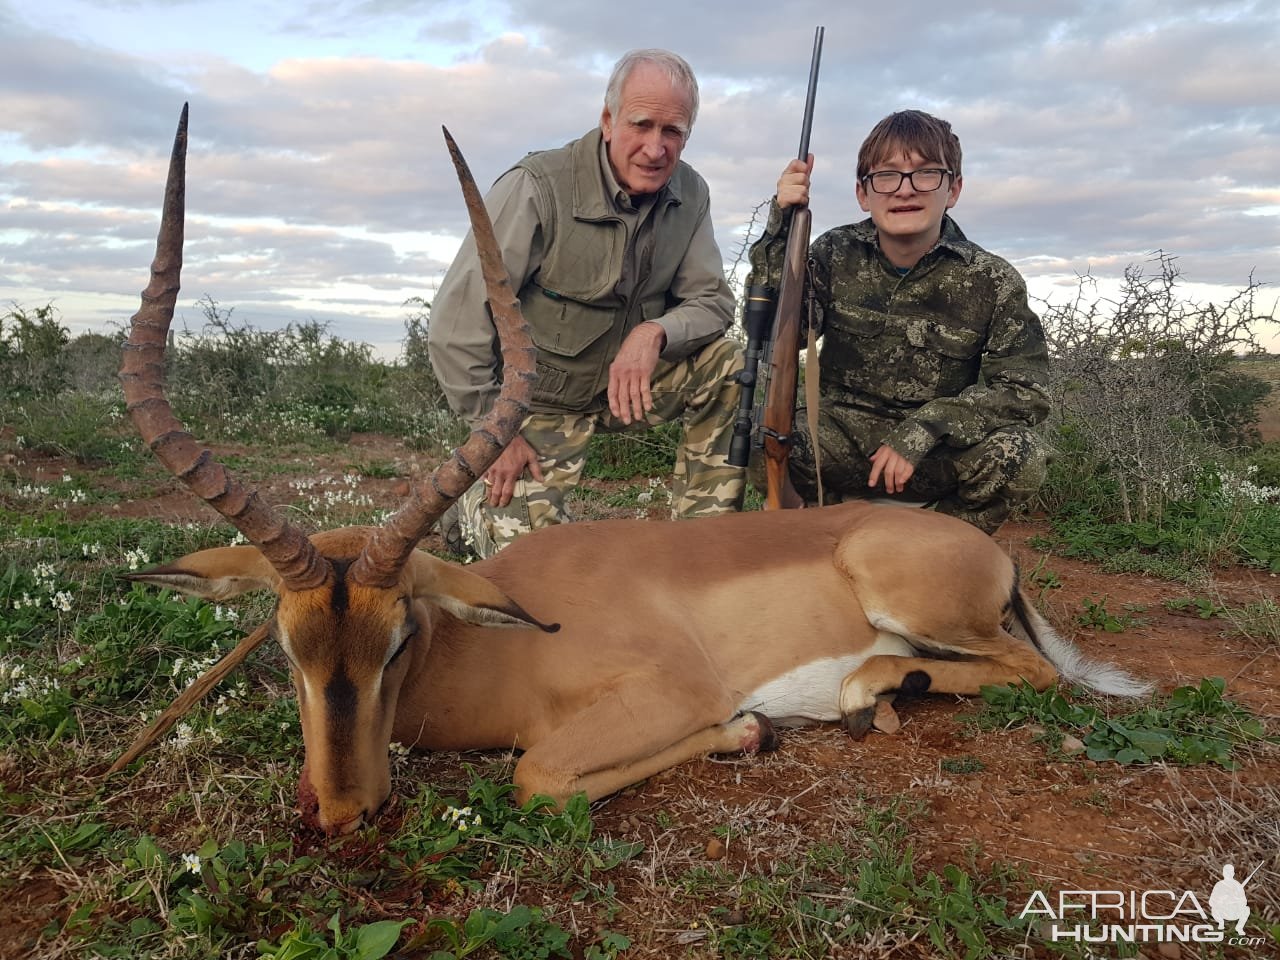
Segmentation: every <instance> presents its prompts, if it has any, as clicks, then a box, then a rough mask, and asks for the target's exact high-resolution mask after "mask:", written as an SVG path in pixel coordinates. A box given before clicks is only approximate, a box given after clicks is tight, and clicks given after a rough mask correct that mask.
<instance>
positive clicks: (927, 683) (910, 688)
mask: <svg viewBox="0 0 1280 960" xmlns="http://www.w3.org/2000/svg"><path fill="white" fill-rule="evenodd" d="M931 686H933V677H931V676H929V674H928V673H927V672H925V671H924V670H912V671H910V672H909V673H908V674H907V675H906V676H905V677H903V678H902V684H901V685H900V686H899V687H898V692H899V693H904V694H906V695H907V696H909V697H918V696H919V695H920V694H922V693H927V692H928V690H929V688H930V687H931Z"/></svg>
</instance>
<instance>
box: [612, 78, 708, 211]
mask: <svg viewBox="0 0 1280 960" xmlns="http://www.w3.org/2000/svg"><path fill="white" fill-rule="evenodd" d="M689 113H690V110H689V100H688V98H687V97H686V96H685V95H684V93H683V92H682V91H681V90H680V89H679V88H677V87H675V86H673V85H672V83H671V81H670V80H668V79H667V76H666V74H664V73H663V72H662V71H661V70H660V69H659V68H658V67H655V66H654V65H653V64H651V63H641V64H639V65H638V66H637V67H636V68H635V69H634V70H632V71H631V76H629V77H628V78H627V82H626V83H625V84H623V86H622V96H621V98H620V100H619V103H618V115H617V116H616V117H612V116H610V115H609V108H608V107H605V109H604V111H603V112H602V113H601V115H600V129H601V131H603V133H604V139H605V142H606V143H607V144H608V145H609V148H608V153H609V165H610V166H611V167H612V168H613V175H614V176H615V177H617V179H618V183H619V184H620V185H621V186H622V189H624V190H626V191H627V193H629V194H631V195H632V196H636V195H638V194H643V193H657V192H658V191H659V190H661V189H662V188H663V187H665V186H666V185H667V181H668V180H670V179H671V175H672V174H673V173H675V169H676V164H677V163H678V162H679V161H680V153H681V151H682V150H684V145H685V142H686V141H687V140H688V139H689V126H690V123H689Z"/></svg>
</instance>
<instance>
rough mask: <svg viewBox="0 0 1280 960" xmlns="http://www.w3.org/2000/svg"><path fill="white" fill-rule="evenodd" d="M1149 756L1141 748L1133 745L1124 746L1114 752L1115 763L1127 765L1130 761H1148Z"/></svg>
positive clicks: (1149, 759) (1149, 760)
mask: <svg viewBox="0 0 1280 960" xmlns="http://www.w3.org/2000/svg"><path fill="white" fill-rule="evenodd" d="M1150 762H1151V758H1150V757H1148V756H1147V755H1146V754H1145V753H1143V752H1142V751H1141V750H1138V749H1137V748H1135V747H1126V748H1125V749H1124V750H1121V751H1120V752H1119V753H1117V754H1116V763H1120V764H1124V765H1126V766H1127V765H1128V764H1131V763H1150Z"/></svg>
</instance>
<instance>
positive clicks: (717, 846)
mask: <svg viewBox="0 0 1280 960" xmlns="http://www.w3.org/2000/svg"><path fill="white" fill-rule="evenodd" d="M707 859H708V860H723V859H724V841H723V840H721V839H720V838H719V837H712V838H711V839H710V840H708V841H707Z"/></svg>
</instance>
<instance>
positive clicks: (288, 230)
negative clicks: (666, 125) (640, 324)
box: [0, 0, 1280, 342]
mask: <svg viewBox="0 0 1280 960" xmlns="http://www.w3.org/2000/svg"><path fill="white" fill-rule="evenodd" d="M1273 8H1274V5H1273V4H1266V3H1261V2H1257V3H1250V2H1240V3H1234V4H1225V3H1224V4H1202V3H1195V2H1186V0H1176V2H1169V0H1165V2H1159V3H1157V2H1155V0H1115V2H1111V3H1101V2H1092V0H1090V2H1084V0H1050V2H1044V3H1040V4H1036V5H1034V6H1032V5H1030V4H1026V3H1022V2H1015V0H1006V2H1001V3H986V4H980V5H978V6H976V7H975V6H972V5H970V6H967V7H966V6H956V5H955V4H953V3H942V2H940V0H924V2H922V3H919V4H916V5H914V6H913V7H912V8H911V11H910V17H909V18H906V19H904V16H903V11H899V10H893V11H890V13H891V14H892V15H891V16H885V17H882V18H877V17H876V16H873V15H871V12H870V11H869V10H868V8H866V7H865V6H860V5H855V4H846V5H834V6H833V5H831V4H829V3H820V2H817V0H809V2H802V3H796V4H792V5H790V6H788V8H787V10H786V17H785V19H783V18H780V17H779V15H778V13H777V8H776V5H766V4H763V3H760V2H757V0H744V2H738V3H728V2H708V3H700V4H689V3H687V2H685V0H681V2H678V3H677V2H673V0H654V2H653V3H650V4H648V5H646V7H645V14H644V17H643V18H641V21H642V22H639V23H637V22H633V20H634V18H633V17H631V16H630V15H629V14H630V11H626V10H623V9H621V8H617V7H611V6H609V5H603V4H599V3H597V2H594V0H560V2H556V3H545V2H537V3H535V2H532V0H510V2H509V3H506V4H500V3H496V2H495V3H489V4H486V5H483V6H481V7H476V6H475V5H464V4H463V3H461V2H447V3H446V2H432V3H426V4H424V3H421V2H409V0H364V2H356V0H326V2H320V0H315V2H310V3H302V2H293V3H281V4H265V3H258V2H253V0H239V2H234V3H212V2H209V0H189V2H186V3H176V4H175V3H160V2H158V0H133V2H127V3H106V2H92V0H61V2H55V3H51V4H48V5H45V6H44V7H35V6H32V5H24V6H23V8H22V10H21V12H20V13H19V12H18V11H17V9H16V8H15V7H13V6H5V5H4V0H0V111H2V112H3V115H4V116H5V121H6V122H5V126H6V133H4V134H3V135H0V209H3V210H4V222H3V223H2V224H0V299H2V300H10V299H18V300H20V301H21V302H25V303H27V304H28V305H38V304H40V303H43V302H44V301H45V300H47V299H48V298H49V297H53V296H57V297H59V303H60V304H62V309H63V314H64V320H65V321H66V322H68V323H69V324H70V325H72V326H73V328H76V329H81V328H83V326H84V325H86V324H99V325H100V324H101V323H102V322H104V320H105V318H106V317H116V316H118V315H119V309H120V304H122V303H124V302H126V301H127V299H128V298H132V297H135V296H136V291H137V290H138V289H140V288H141V287H142V286H143V285H144V284H145V282H146V273H147V265H148V263H149V261H150V257H151V252H152V245H153V243H154V231H155V225H156V222H157V217H158V207H159V200H160V194H161V188H162V182H163V176H164V174H163V170H164V164H165V162H166V160H167V154H168V146H169V141H170V139H171V137H172V132H173V126H174V123H175V122H176V119H177V115H178V111H179V109H180V106H181V104H182V102H183V101H185V100H189V101H190V102H191V150H190V157H189V186H188V210H189V226H188V232H187V236H188V251H187V264H186V272H185V274H184V277H185V280H184V282H185V284H186V289H185V290H184V293H183V302H184V303H190V302H192V301H194V300H195V299H196V298H197V297H199V296H200V295H201V294H203V293H209V294H210V295H213V296H214V297H216V298H217V299H218V300H219V301H221V302H222V303H224V304H227V305H236V306H237V307H238V311H237V313H238V315H239V316H240V317H242V318H243V319H245V320H249V321H251V322H254V323H262V324H264V325H269V324H273V323H283V322H287V321H288V320H289V319H295V320H296V319H305V318H307V317H315V318H317V319H319V318H322V317H323V318H329V319H332V320H333V322H334V324H335V329H336V331H337V332H339V333H341V334H342V335H344V336H351V337H357V338H364V339H373V337H372V336H370V335H369V334H370V332H371V331H372V332H374V333H376V334H377V336H379V337H387V336H389V337H391V340H392V342H393V341H394V339H395V337H396V336H397V335H398V322H397V320H396V318H397V317H398V316H400V315H401V312H400V310H399V304H400V302H401V300H402V299H403V296H404V295H405V294H406V291H407V292H421V293H425V294H428V295H429V293H430V288H431V285H432V284H434V282H436V280H437V279H438V277H439V276H440V274H441V273H442V272H443V269H444V266H445V263H446V262H447V259H448V258H449V256H450V255H451V252H452V248H453V245H454V244H456V242H457V238H458V237H459V236H460V235H461V233H462V232H463V230H464V229H465V217H464V213H463V209H462V205H461V202H460V200H459V198H458V193H457V186H456V181H455V180H454V178H453V173H452V170H451V168H450V166H449V163H448V159H447V156H446V154H445V151H444V149H443V146H442V143H441V139H440V134H439V127H440V125H441V124H447V125H448V126H449V127H450V129H451V130H452V132H453V133H454V135H455V136H456V137H457V139H458V141H459V143H460V144H461V146H462V148H463V150H464V151H465V153H466V155H467V157H468V159H469V161H470V162H471V165H472V169H473V170H474V171H475V174H476V177H477V180H478V181H479V182H480V183H481V185H482V186H484V185H487V184H488V183H489V182H491V181H492V180H493V179H494V178H496V177H497V176H498V175H499V174H500V173H502V171H503V170H505V169H506V168H507V167H508V166H509V165H510V164H511V163H513V162H514V161H516V160H517V159H519V158H520V156H522V155H523V153H524V152H526V151H527V150H532V149H540V148H545V147H550V146H555V145H558V144H560V143H563V142H564V141H566V140H568V139H570V138H572V137H574V136H577V135H578V134H580V133H582V132H583V131H585V130H586V129H588V128H589V127H590V126H591V125H593V124H594V123H595V121H596V118H597V117H598V114H599V110H600V104H601V100H602V95H603V87H604V82H605V79H606V76H607V72H608V69H609V67H610V66H611V65H612V62H613V61H614V59H616V57H617V56H618V55H620V54H621V53H622V52H624V51H625V50H626V49H628V48H631V47H635V46H647V45H656V46H669V47H671V48H673V49H676V50H678V51H679V52H681V53H682V54H684V55H685V56H686V57H687V58H688V59H689V60H690V62H692V63H693V65H694V67H695V68H696V69H697V71H698V73H699V77H700V80H701V84H702V90H703V107H702V112H701V114H700V116H699V120H698V125H697V129H696V130H695V132H694V136H693V138H692V140H691V141H690V145H689V148H688V150H687V152H686V159H688V160H689V161H690V162H691V163H692V164H693V165H694V166H695V167H697V168H698V169H699V171H700V172H701V173H702V174H703V175H704V176H705V177H706V178H707V180H708V182H709V183H710V184H711V186H712V191H713V193H712V200H713V207H712V210H713V214H714V216H715V218H716V223H717V229H718V235H719V237H720V241H721V245H722V248H723V250H724V252H725V255H726V258H727V259H728V258H731V257H732V255H733V253H734V250H735V249H736V246H737V243H738V240H737V238H738V237H739V236H740V235H741V232H742V230H743V228H744V226H745V224H746V223H747V221H748V220H749V218H750V216H751V212H752V210H753V208H754V207H755V206H756V205H757V204H758V203H759V201H760V200H762V199H764V198H766V197H767V196H769V195H770V194H771V193H772V192H773V186H774V181H775V180H776V177H777V175H778V172H779V170H780V169H781V167H782V166H783V164H784V163H785V162H786V160H787V159H788V158H789V157H790V156H791V155H793V154H794V152H795V149H796V145H797V139H798V134H799V124H800V121H799V116H800V108H801V104H802V100H803V93H804V89H803V88H804V84H805V80H806V78H807V71H808V58H809V52H810V45H811V42H812V37H813V33H812V31H813V26H814V25H815V24H817V23H819V22H821V23H823V24H824V25H825V26H826V28H827V31H826V46H825V49H824V55H823V67H822V79H821V83H820V86H819V91H818V109H817V116H816V119H815V126H814V133H813V142H812V149H813V151H814V152H815V154H817V156H818V166H817V170H816V172H815V183H814V192H813V209H814V215H815V225H816V226H817V227H818V228H819V229H823V228H826V227H829V226H833V225H836V224H839V223H843V222H847V221H849V220H852V219H858V218H860V217H861V213H860V212H859V211H858V209H857V205H856V203H855V201H854V197H853V183H852V173H853V169H854V162H855V157H856V151H857V147H858V144H859V143H860V141H861V139H862V137H863V136H864V135H865V133H866V131H867V130H868V129H869V128H870V126H871V125H872V124H873V123H874V122H875V121H876V120H878V119H879V118H880V117H881V116H883V115H884V114H885V113H887V112H889V111H890V110H893V109H899V108H902V107H908V106H914V107H924V108H925V109H931V110H933V111H935V112H938V113H940V114H941V115H943V116H946V117H947V118H948V119H950V120H951V121H952V123H953V124H954V125H955V128H956V130H957V132H958V134H959V136H960V138H961V141H962V143H963V145H964V149H965V178H966V185H965V190H964V194H963V196H962V198H961V201H960V204H959V206H958V207H957V208H956V211H955V214H956V218H957V220H958V221H959V222H960V223H961V225H962V226H963V227H964V228H965V230H966V232H967V233H968V234H969V235H970V236H971V237H972V238H973V239H975V240H977V241H978V242H980V243H982V244H983V245H985V246H987V247H989V248H990V249H992V250H994V251H996V252H999V253H1002V254H1004V255H1005V256H1007V257H1008V258H1009V259H1011V260H1013V261H1014V262H1016V263H1018V264H1019V266H1020V267H1021V268H1022V270H1023V271H1024V273H1026V274H1027V275H1028V276H1029V278H1031V279H1033V280H1037V282H1038V278H1041V277H1043V278H1044V280H1045V282H1046V283H1048V284H1050V285H1053V284H1055V283H1057V282H1059V281H1060V279H1061V278H1062V277H1063V276H1072V275H1074V274H1075V273H1080V272H1084V271H1086V270H1093V271H1094V273H1095V274H1098V273H1099V272H1107V273H1110V274H1111V275H1113V276H1114V275H1119V273H1120V272H1121V271H1122V270H1123V267H1124V265H1125V264H1127V263H1129V262H1133V261H1135V260H1141V259H1143V258H1145V257H1147V256H1149V255H1150V253H1151V252H1152V251H1154V250H1156V249H1164V250H1167V251H1170V252H1172V253H1174V254H1176V255H1178V256H1179V257H1180V258H1181V262H1182V264H1183V265H1184V268H1185V269H1186V270H1187V272H1188V274H1190V275H1192V276H1194V277H1195V279H1196V280H1198V281H1200V282H1202V283H1204V284H1206V285H1207V288H1210V289H1211V288H1213V287H1214V286H1215V285H1216V286H1217V287H1218V288H1223V289H1229V288H1236V287H1238V286H1240V285H1242V284H1243V283H1244V282H1245V281H1246V279H1247V278H1248V276H1249V275H1250V272H1254V274H1255V276H1257V277H1258V278H1259V279H1262V280H1266V281H1271V282H1278V281H1280V232H1278V231H1277V214H1278V212H1280V199H1278V198H1280V115H1278V114H1276V112H1275V109H1274V105H1275V104H1276V103H1277V102H1280V71H1276V70H1275V69H1274V64H1275V62H1276V61H1277V58H1278V54H1280V14H1278V13H1277V11H1276V10H1274V9H1273ZM99 303H100V304H102V305H103V306H102V308H101V309H98V308H95V306H94V305H95V304H99Z"/></svg>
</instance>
